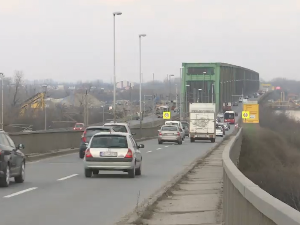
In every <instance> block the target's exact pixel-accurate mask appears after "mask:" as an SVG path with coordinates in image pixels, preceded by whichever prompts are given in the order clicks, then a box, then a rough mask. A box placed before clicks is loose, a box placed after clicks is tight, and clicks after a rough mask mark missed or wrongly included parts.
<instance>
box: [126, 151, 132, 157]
mask: <svg viewBox="0 0 300 225" xmlns="http://www.w3.org/2000/svg"><path fill="white" fill-rule="evenodd" d="M125 158H132V151H131V149H128V151H127V154H126V155H125Z"/></svg>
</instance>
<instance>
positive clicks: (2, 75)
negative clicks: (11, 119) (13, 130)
mask: <svg viewBox="0 0 300 225" xmlns="http://www.w3.org/2000/svg"><path fill="white" fill-rule="evenodd" d="M0 76H1V129H2V130H3V127H4V122H3V105H4V104H3V99H4V98H3V79H4V74H3V73H0Z"/></svg>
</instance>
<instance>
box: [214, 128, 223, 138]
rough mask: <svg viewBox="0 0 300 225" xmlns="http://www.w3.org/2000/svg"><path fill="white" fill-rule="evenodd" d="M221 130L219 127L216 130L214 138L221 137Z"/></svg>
mask: <svg viewBox="0 0 300 225" xmlns="http://www.w3.org/2000/svg"><path fill="white" fill-rule="evenodd" d="M223 135H224V134H223V130H222V128H221V127H218V128H216V136H218V137H223Z"/></svg>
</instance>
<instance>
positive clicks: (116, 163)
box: [83, 132, 144, 178]
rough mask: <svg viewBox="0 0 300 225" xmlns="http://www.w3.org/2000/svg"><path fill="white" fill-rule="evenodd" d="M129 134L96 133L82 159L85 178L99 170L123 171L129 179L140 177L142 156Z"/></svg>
mask: <svg viewBox="0 0 300 225" xmlns="http://www.w3.org/2000/svg"><path fill="white" fill-rule="evenodd" d="M140 148H144V145H142V144H140V145H137V143H136V142H135V140H134V139H133V137H132V135H131V134H130V133H120V132H118V133H117V132H116V133H108V132H107V133H104V132H103V133H97V134H95V135H94V136H93V137H92V139H91V140H90V142H89V144H88V146H87V149H86V151H85V156H84V159H83V164H84V173H85V177H92V175H97V174H98V173H99V171H100V170H111V171H123V172H127V173H128V177H129V178H134V177H135V176H136V175H141V168H142V154H141V151H140V150H139V149H140Z"/></svg>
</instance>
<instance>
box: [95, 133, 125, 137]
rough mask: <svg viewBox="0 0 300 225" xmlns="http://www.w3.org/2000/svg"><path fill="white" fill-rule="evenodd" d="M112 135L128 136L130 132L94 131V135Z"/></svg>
mask: <svg viewBox="0 0 300 225" xmlns="http://www.w3.org/2000/svg"><path fill="white" fill-rule="evenodd" d="M108 134H110V135H112V136H126V137H127V136H129V135H130V134H129V133H123V132H113V133H110V132H100V133H96V134H95V135H94V136H102V135H108Z"/></svg>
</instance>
